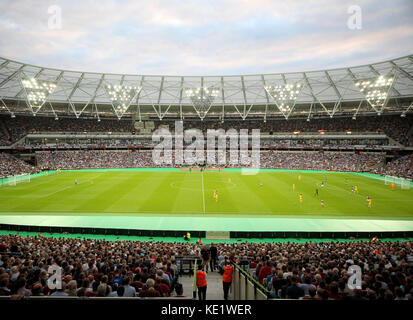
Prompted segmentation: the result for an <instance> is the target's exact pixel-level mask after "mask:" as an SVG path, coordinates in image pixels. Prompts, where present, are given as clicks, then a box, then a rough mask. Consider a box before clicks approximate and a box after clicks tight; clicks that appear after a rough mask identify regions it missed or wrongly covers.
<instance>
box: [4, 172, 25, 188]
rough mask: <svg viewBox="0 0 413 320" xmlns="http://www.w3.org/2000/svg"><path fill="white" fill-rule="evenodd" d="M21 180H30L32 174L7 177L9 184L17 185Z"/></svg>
mask: <svg viewBox="0 0 413 320" xmlns="http://www.w3.org/2000/svg"><path fill="white" fill-rule="evenodd" d="M20 182H30V174H20V175H17V176H11V177H7V184H8V185H9V186H15V185H16V184H17V183H20Z"/></svg>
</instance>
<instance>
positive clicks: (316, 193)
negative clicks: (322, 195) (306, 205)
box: [315, 188, 318, 197]
mask: <svg viewBox="0 0 413 320" xmlns="http://www.w3.org/2000/svg"><path fill="white" fill-rule="evenodd" d="M315 195H316V196H317V197H318V188H315Z"/></svg>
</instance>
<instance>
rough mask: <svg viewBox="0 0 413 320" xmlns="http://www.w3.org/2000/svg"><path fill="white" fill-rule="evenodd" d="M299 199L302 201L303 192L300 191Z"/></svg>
mask: <svg viewBox="0 0 413 320" xmlns="http://www.w3.org/2000/svg"><path fill="white" fill-rule="evenodd" d="M299 199H300V203H303V194H302V193H300V197H299Z"/></svg>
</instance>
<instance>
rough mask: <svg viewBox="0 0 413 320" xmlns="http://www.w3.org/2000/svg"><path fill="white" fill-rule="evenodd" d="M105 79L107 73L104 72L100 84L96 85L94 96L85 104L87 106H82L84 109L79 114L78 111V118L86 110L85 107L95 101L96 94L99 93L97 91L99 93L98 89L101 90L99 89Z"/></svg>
mask: <svg viewBox="0 0 413 320" xmlns="http://www.w3.org/2000/svg"><path fill="white" fill-rule="evenodd" d="M104 79H105V74H102V76H101V77H100V80H99V83H98V85H97V87H96V89H95V91H94V93H93V95H92V97H91V98H90V100H89V101H88V102H87V103H86V104H85V106H84V107H83V108H82V110H81V111H80V112H79V113H78V114H77V113H76V118H79V117H80V116H81V114H82V113H83V111H85V109H86V108H87V107H88V105H89V104H91V103H94V102H95V98H96V95H97V93H98V91H99V89H100V86H101V85H102V83H103V80H104Z"/></svg>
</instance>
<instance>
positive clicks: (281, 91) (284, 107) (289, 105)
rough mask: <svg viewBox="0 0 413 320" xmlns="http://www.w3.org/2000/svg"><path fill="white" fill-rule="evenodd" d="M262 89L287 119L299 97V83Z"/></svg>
mask: <svg viewBox="0 0 413 320" xmlns="http://www.w3.org/2000/svg"><path fill="white" fill-rule="evenodd" d="M264 89H265V91H267V93H268V94H269V95H270V96H271V98H272V99H273V100H274V102H275V104H276V105H277V107H278V109H279V110H280V111H281V113H282V114H283V115H284V117H285V118H288V116H289V115H290V113H291V112H292V111H293V109H294V106H295V102H296V101H297V98H298V97H299V95H300V92H301V89H302V87H301V84H299V83H294V84H292V83H289V84H282V85H274V86H270V85H269V86H265V87H264Z"/></svg>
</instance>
